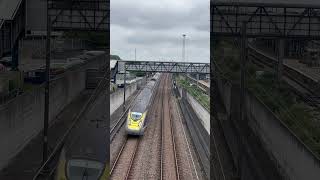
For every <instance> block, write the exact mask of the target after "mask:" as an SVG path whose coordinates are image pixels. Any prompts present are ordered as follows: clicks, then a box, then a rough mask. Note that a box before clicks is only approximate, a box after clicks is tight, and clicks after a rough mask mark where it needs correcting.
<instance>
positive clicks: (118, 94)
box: [110, 83, 137, 115]
mask: <svg viewBox="0 0 320 180" xmlns="http://www.w3.org/2000/svg"><path fill="white" fill-rule="evenodd" d="M136 90H137V83H133V84H131V85H130V86H127V87H126V99H128V97H130V96H131V95H132V94H133V93H134V92H135V91H136ZM123 91H124V88H118V89H117V91H115V92H114V93H112V94H110V115H111V114H112V113H113V112H114V111H115V110H116V109H118V108H119V107H120V106H121V105H122V104H123Z"/></svg>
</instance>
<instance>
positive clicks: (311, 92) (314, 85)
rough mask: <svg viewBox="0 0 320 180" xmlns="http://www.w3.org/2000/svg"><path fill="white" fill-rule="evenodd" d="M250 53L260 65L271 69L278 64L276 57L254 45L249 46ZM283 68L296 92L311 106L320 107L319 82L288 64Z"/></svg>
mask: <svg viewBox="0 0 320 180" xmlns="http://www.w3.org/2000/svg"><path fill="white" fill-rule="evenodd" d="M249 55H250V56H251V58H252V60H253V63H254V64H256V65H258V66H265V67H268V68H271V69H274V68H276V66H277V64H276V63H277V62H276V60H275V59H274V58H272V57H269V56H267V55H265V54H263V53H261V52H260V51H259V50H257V49H255V48H254V47H253V46H249ZM283 70H284V75H285V78H284V80H285V81H286V82H287V83H288V85H289V86H291V87H292V88H293V89H294V93H295V94H297V95H298V96H299V97H300V98H301V99H302V100H303V101H304V102H305V103H307V104H309V105H310V106H313V107H319V105H320V98H318V95H317V89H318V82H316V81H315V80H314V79H311V78H309V77H308V76H306V75H304V74H303V73H301V72H299V71H297V70H295V69H293V68H291V67H289V66H287V65H284V66H283Z"/></svg>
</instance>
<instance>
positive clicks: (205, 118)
mask: <svg viewBox="0 0 320 180" xmlns="http://www.w3.org/2000/svg"><path fill="white" fill-rule="evenodd" d="M186 96H187V101H188V102H189V104H190V105H191V107H192V108H193V110H194V112H195V113H196V114H197V116H198V117H199V119H200V120H201V124H202V125H203V126H204V128H205V129H206V130H207V132H208V133H209V134H210V113H209V112H208V111H207V110H206V109H205V108H204V107H203V106H202V105H201V104H200V103H199V102H198V101H197V100H196V99H195V98H194V97H193V96H192V95H190V94H189V93H188V92H187V93H186Z"/></svg>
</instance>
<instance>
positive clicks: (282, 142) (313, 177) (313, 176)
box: [246, 93, 320, 180]
mask: <svg viewBox="0 0 320 180" xmlns="http://www.w3.org/2000/svg"><path fill="white" fill-rule="evenodd" d="M246 104H247V112H246V113H247V117H249V118H248V119H249V125H250V127H251V128H252V129H253V130H254V132H255V133H256V134H258V135H259V137H260V138H261V139H262V140H263V142H264V144H265V147H266V148H267V150H268V151H269V152H271V154H272V156H273V157H274V159H275V160H276V161H277V163H278V165H279V166H280V167H281V170H282V171H283V172H284V173H286V175H287V176H288V177H289V178H290V179H292V180H303V179H308V180H318V179H320V160H319V159H317V158H316V157H315V156H314V155H313V154H312V153H311V151H309V149H307V148H306V146H305V145H304V144H303V143H302V142H301V141H300V140H299V139H298V138H297V137H296V136H295V135H294V134H293V133H291V132H290V131H289V129H288V128H287V127H286V126H285V125H284V124H283V123H282V122H281V121H280V120H279V119H278V117H276V116H275V115H274V114H273V113H272V112H271V111H270V110H269V109H267V108H266V107H265V105H264V104H263V103H262V102H261V101H260V100H258V99H257V98H256V97H255V96H253V95H252V94H249V93H247V94H246Z"/></svg>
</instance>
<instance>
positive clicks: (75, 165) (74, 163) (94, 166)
mask: <svg viewBox="0 0 320 180" xmlns="http://www.w3.org/2000/svg"><path fill="white" fill-rule="evenodd" d="M67 167H68V171H67V173H68V179H69V180H98V178H99V177H100V176H101V174H102V172H103V164H102V163H100V162H97V161H92V160H85V159H72V160H69V161H68V166H67Z"/></svg>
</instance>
